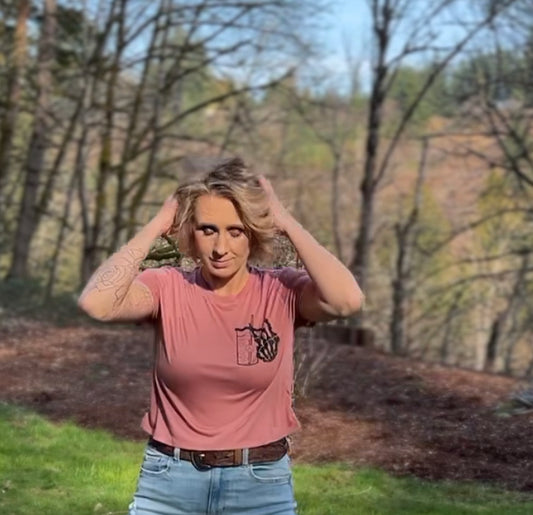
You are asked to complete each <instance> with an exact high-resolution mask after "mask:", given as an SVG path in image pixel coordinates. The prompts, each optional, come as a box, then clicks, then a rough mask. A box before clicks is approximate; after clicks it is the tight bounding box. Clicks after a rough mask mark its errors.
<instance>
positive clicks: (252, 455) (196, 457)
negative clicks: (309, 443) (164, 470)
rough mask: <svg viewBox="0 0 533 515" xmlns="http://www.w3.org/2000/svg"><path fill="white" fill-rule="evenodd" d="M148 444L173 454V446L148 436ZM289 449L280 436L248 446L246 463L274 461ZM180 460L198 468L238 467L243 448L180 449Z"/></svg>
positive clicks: (241, 458)
mask: <svg viewBox="0 0 533 515" xmlns="http://www.w3.org/2000/svg"><path fill="white" fill-rule="evenodd" d="M148 444H149V445H151V446H152V447H154V448H155V449H157V450H158V451H160V452H162V453H163V454H167V455H168V456H174V454H175V452H174V451H175V449H176V448H175V447H172V446H171V445H167V444H166V443H163V442H159V441H157V440H154V439H153V438H150V439H149V441H148ZM288 451H289V442H288V441H287V439H286V438H282V439H281V440H278V441H276V442H272V443H268V444H266V445H261V446H259V447H250V448H249V449H248V463H259V462H263V461H276V460H279V459H281V458H283V456H284V455H285V454H286V453H287V452H288ZM179 457H180V459H181V460H185V461H190V462H191V463H192V464H193V465H194V466H195V467H196V468H197V469H198V470H208V469H210V468H212V467H238V466H239V465H242V464H243V449H231V450H227V451H191V450H189V449H180V450H179Z"/></svg>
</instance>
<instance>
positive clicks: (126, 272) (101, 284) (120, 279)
mask: <svg viewBox="0 0 533 515" xmlns="http://www.w3.org/2000/svg"><path fill="white" fill-rule="evenodd" d="M144 257H145V253H144V252H142V250H141V249H137V248H130V247H128V246H124V247H122V248H121V249H120V250H119V251H118V252H116V253H115V254H113V255H112V256H111V257H110V258H109V259H108V260H107V261H105V263H103V264H102V265H101V266H100V267H99V268H98V269H97V270H96V272H95V273H94V275H93V277H92V279H91V281H90V283H89V284H88V285H87V290H88V291H94V290H96V291H98V292H99V293H104V292H106V291H108V290H111V291H112V292H113V296H114V299H113V306H112V307H113V309H115V308H117V307H118V306H119V305H120V303H121V302H122V300H123V299H124V297H125V296H126V293H127V291H128V288H129V286H130V285H131V283H132V282H133V279H134V278H135V276H136V275H137V274H138V272H139V265H140V264H141V262H142V260H143V259H144Z"/></svg>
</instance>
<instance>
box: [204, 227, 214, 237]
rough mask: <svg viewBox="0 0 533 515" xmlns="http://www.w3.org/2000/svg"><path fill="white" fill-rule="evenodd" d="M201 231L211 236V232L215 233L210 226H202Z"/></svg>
mask: <svg viewBox="0 0 533 515" xmlns="http://www.w3.org/2000/svg"><path fill="white" fill-rule="evenodd" d="M201 230H202V232H203V233H204V235H205V236H211V235H212V234H214V233H215V231H214V230H213V229H211V227H202V229H201Z"/></svg>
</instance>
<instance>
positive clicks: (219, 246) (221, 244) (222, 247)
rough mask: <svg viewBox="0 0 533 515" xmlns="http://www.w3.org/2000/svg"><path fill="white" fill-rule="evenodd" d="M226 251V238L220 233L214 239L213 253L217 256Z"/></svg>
mask: <svg viewBox="0 0 533 515" xmlns="http://www.w3.org/2000/svg"><path fill="white" fill-rule="evenodd" d="M227 251H228V246H227V242H226V238H224V236H223V235H222V234H219V235H218V237H217V239H216V241H215V246H214V248H213V253H214V254H216V255H217V256H223V255H224V254H226V252H227Z"/></svg>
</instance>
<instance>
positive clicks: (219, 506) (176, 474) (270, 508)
mask: <svg viewBox="0 0 533 515" xmlns="http://www.w3.org/2000/svg"><path fill="white" fill-rule="evenodd" d="M129 510H130V511H129V515H219V514H224V515H233V514H246V515H295V513H296V501H295V500H294V493H293V488H292V473H291V468H290V459H289V456H288V455H285V456H284V457H283V458H281V459H280V460H278V461H272V462H265V463H253V464H249V465H240V466H238V467H213V468H211V469H209V470H205V471H203V470H202V471H200V470H197V469H196V468H195V467H194V465H193V464H192V463H190V462H188V461H185V460H180V458H179V451H176V452H175V456H174V457H172V456H167V455H166V454H163V453H162V452H160V451H158V450H157V449H155V448H153V447H152V446H150V445H148V446H147V447H146V450H145V453H144V459H143V463H142V466H141V471H140V474H139V480H138V484H137V491H136V492H135V495H134V497H133V502H132V503H131V504H130V507H129Z"/></svg>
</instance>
